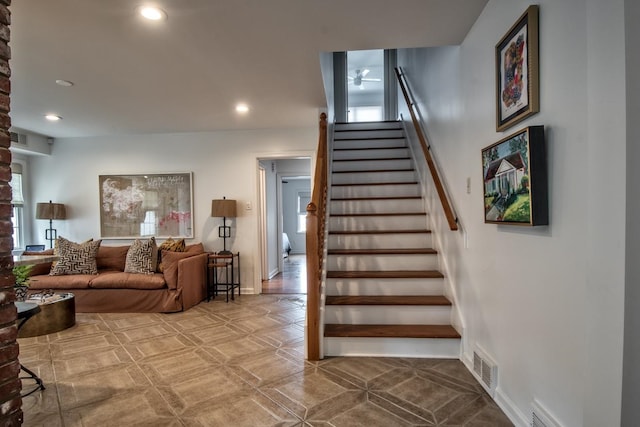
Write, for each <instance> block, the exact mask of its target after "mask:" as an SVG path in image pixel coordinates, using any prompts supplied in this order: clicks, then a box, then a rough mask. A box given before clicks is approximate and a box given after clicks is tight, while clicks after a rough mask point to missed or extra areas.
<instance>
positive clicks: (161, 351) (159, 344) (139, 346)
mask: <svg viewBox="0 0 640 427" xmlns="http://www.w3.org/2000/svg"><path fill="white" fill-rule="evenodd" d="M123 346H124V348H125V350H127V352H128V353H129V354H130V355H131V357H132V358H133V359H134V360H136V361H142V360H144V359H146V358H149V357H153V356H158V355H168V354H171V353H174V352H177V351H180V350H185V349H188V348H194V347H195V344H194V343H193V341H191V340H189V339H188V338H187V337H185V336H184V335H182V334H179V333H177V332H176V333H174V334H172V335H164V336H160V337H157V338H151V339H147V340H144V341H137V342H131V343H128V344H123Z"/></svg>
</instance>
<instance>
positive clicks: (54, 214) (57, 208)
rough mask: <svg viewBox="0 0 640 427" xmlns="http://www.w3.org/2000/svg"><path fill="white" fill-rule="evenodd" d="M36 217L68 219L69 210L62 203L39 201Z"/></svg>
mask: <svg viewBox="0 0 640 427" xmlns="http://www.w3.org/2000/svg"><path fill="white" fill-rule="evenodd" d="M36 219H67V211H66V209H65V207H64V204H62V203H51V202H49V203H38V204H37V205H36Z"/></svg>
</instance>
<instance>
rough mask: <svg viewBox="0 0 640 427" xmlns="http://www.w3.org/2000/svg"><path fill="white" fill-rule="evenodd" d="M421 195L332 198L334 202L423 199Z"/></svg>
mask: <svg viewBox="0 0 640 427" xmlns="http://www.w3.org/2000/svg"><path fill="white" fill-rule="evenodd" d="M421 198H422V197H420V196H375V197H374V196H367V197H338V198H331V201H332V202H335V201H345V200H348V201H349V200H402V199H411V200H414V199H421Z"/></svg>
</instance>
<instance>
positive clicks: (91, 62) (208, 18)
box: [10, 0, 487, 137]
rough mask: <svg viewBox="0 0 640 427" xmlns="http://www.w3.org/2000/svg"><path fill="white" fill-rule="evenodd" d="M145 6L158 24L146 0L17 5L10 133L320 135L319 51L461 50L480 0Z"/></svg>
mask: <svg viewBox="0 0 640 427" xmlns="http://www.w3.org/2000/svg"><path fill="white" fill-rule="evenodd" d="M152 3H154V4H155V5H157V6H160V7H161V8H162V9H164V10H165V11H166V12H167V15H168V19H167V20H166V21H163V22H160V23H157V22H143V21H142V19H140V18H139V17H138V16H137V15H136V7H137V6H139V5H141V4H143V2H142V1H141V2H136V1H132V0H108V1H106V0H82V1H77V0H56V1H51V0H28V1H27V0H15V1H13V4H12V6H11V12H12V23H11V43H10V46H11V50H12V59H11V62H10V65H11V68H12V77H11V80H12V93H11V118H12V123H13V126H14V127H17V128H20V129H24V130H29V131H32V132H36V133H39V134H42V135H46V136H51V137H86V136H98V135H118V134H120V135H122V134H145V133H173V132H203V131H214V130H223V129H260V128H294V127H309V126H315V125H316V123H317V116H318V109H319V108H324V107H325V106H326V102H325V97H324V88H323V84H322V76H321V71H320V62H319V55H320V53H321V52H333V51H352V50H363V49H385V48H402V47H426V46H439V45H452V44H459V43H461V42H462V40H463V39H464V37H465V36H466V34H467V32H468V31H469V29H470V28H471V26H472V25H473V23H474V22H475V20H476V19H477V17H478V16H479V14H480V12H481V11H482V9H483V7H484V6H485V4H486V3H487V0H394V1H393V2H392V1H388V0H366V1H365V0H349V1H344V0H324V1H311V0H268V1H266V0H157V1H155V2H152ZM57 79H64V80H70V81H72V82H74V86H73V87H62V86H59V85H57V84H56V83H55V81H56V80H57ZM238 102H245V103H247V104H248V105H249V106H250V111H249V113H248V114H246V115H243V116H241V115H238V114H237V113H236V112H235V110H234V107H235V104H236V103H238ZM47 113H56V114H58V115H60V116H62V118H63V119H62V120H61V121H59V122H55V123H52V122H48V121H46V120H45V119H44V115H45V114H47Z"/></svg>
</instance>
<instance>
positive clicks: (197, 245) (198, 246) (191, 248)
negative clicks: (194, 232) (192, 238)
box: [185, 243, 204, 255]
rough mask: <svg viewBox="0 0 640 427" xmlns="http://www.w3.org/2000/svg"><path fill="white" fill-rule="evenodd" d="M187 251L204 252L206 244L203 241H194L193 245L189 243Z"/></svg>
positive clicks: (196, 253) (195, 253)
mask: <svg viewBox="0 0 640 427" xmlns="http://www.w3.org/2000/svg"><path fill="white" fill-rule="evenodd" d="M185 252H189V253H190V254H192V255H198V254H203V253H204V245H203V244H202V243H194V244H193V245H187V247H186V248H185Z"/></svg>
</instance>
